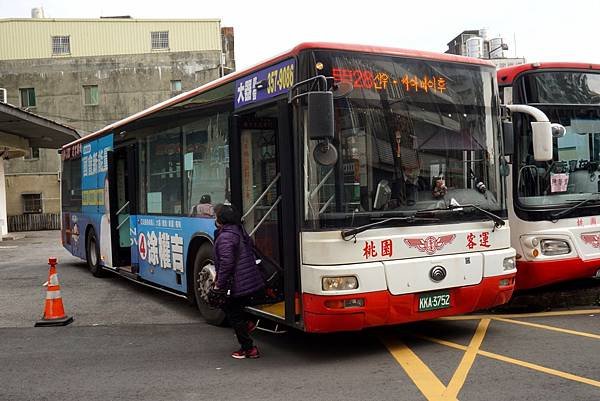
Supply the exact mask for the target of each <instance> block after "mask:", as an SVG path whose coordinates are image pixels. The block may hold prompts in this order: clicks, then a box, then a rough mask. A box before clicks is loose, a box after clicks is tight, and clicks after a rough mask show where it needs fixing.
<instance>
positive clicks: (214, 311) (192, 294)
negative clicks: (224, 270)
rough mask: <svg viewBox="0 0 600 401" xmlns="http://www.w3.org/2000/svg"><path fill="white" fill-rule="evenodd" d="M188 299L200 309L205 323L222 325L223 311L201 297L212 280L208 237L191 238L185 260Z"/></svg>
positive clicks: (212, 268) (212, 273)
mask: <svg viewBox="0 0 600 401" xmlns="http://www.w3.org/2000/svg"><path fill="white" fill-rule="evenodd" d="M187 272H188V274H187V284H188V299H189V300H190V302H193V303H194V304H195V305H196V307H197V308H198V309H199V310H200V313H201V314H202V316H203V317H204V319H205V320H206V322H207V323H209V324H213V325H222V324H223V323H224V322H225V313H224V312H223V310H221V309H218V308H212V307H210V306H209V305H208V304H207V303H206V302H205V301H204V300H203V297H202V294H203V293H205V292H206V290H207V288H208V287H209V286H210V285H212V282H213V280H214V262H213V244H212V242H211V241H210V239H209V238H208V237H203V236H197V237H195V238H194V239H192V242H191V243H190V246H189V250H188V260H187Z"/></svg>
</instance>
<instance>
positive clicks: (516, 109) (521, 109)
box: [504, 104, 566, 161]
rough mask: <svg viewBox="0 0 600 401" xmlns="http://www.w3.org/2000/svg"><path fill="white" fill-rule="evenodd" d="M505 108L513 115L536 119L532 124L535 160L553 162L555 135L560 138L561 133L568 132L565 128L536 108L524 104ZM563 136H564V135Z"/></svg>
mask: <svg viewBox="0 0 600 401" xmlns="http://www.w3.org/2000/svg"><path fill="white" fill-rule="evenodd" d="M504 107H506V108H507V109H508V110H510V112H511V113H523V114H528V115H530V116H531V117H533V118H534V119H535V121H533V122H532V123H531V130H532V139H533V158H534V159H535V160H536V161H549V160H552V138H553V136H554V135H553V134H554V133H555V135H556V136H557V137H558V135H560V134H561V133H563V132H566V130H565V128H564V127H563V126H562V125H560V124H552V123H550V120H549V119H548V116H546V114H545V113H544V112H543V111H541V110H540V109H537V108H535V107H532V106H527V105H524V104H508V105H505V106H504ZM562 135H564V133H563V134H562Z"/></svg>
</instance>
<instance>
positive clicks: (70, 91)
mask: <svg viewBox="0 0 600 401" xmlns="http://www.w3.org/2000/svg"><path fill="white" fill-rule="evenodd" d="M220 66H221V52H220V51H219V50H211V51H194V52H191V51H190V52H179V53H172V52H169V53H145V54H135V55H121V56H94V57H70V58H52V59H31V60H8V61H7V60H4V61H0V87H2V88H5V89H6V91H7V101H8V103H10V104H13V105H15V106H23V104H22V102H21V96H20V90H21V89H24V88H34V90H35V100H36V105H35V107H31V108H29V111H31V112H33V113H36V114H39V115H41V116H44V117H48V118H50V119H52V120H55V121H57V122H60V123H64V124H66V125H69V126H72V127H75V128H76V129H77V130H78V131H83V133H89V132H93V131H96V130H98V129H100V128H102V127H104V126H106V125H108V124H110V123H112V122H114V121H117V120H119V119H121V118H124V117H126V116H129V115H131V114H134V113H137V112H138V111H141V110H143V109H145V108H147V107H150V106H152V105H154V104H156V103H159V102H161V101H163V100H165V99H168V98H170V97H172V96H174V95H176V94H178V93H180V91H176V92H174V91H172V90H171V81H172V80H179V81H181V87H182V90H190V89H193V88H195V87H197V86H200V85H202V84H204V83H206V82H208V81H212V80H214V79H216V78H218V77H219V76H220V70H221V68H220ZM86 85H96V86H97V87H98V104H97V105H91V106H86V105H84V86H86Z"/></svg>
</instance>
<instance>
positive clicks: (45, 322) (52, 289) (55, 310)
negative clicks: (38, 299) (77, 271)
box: [35, 258, 73, 327]
mask: <svg viewBox="0 0 600 401" xmlns="http://www.w3.org/2000/svg"><path fill="white" fill-rule="evenodd" d="M48 264H49V265H50V271H49V272H48V282H47V283H46V284H44V285H48V289H47V290H46V305H45V306H44V316H43V317H42V319H40V320H38V321H37V322H36V323H35V327H40V326H66V325H67V324H69V323H71V322H73V317H69V316H67V315H66V314H65V308H64V307H63V303H62V298H61V297H60V285H59V284H58V275H57V274H56V258H50V259H48Z"/></svg>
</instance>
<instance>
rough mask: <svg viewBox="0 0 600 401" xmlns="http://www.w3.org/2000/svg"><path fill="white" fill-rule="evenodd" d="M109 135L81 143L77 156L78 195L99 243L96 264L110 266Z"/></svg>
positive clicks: (110, 137) (111, 136)
mask: <svg viewBox="0 0 600 401" xmlns="http://www.w3.org/2000/svg"><path fill="white" fill-rule="evenodd" d="M112 149H113V134H109V135H107V136H104V137H101V138H99V139H96V140H94V141H90V142H88V143H86V144H84V145H83V148H82V152H81V153H82V155H81V198H82V212H83V215H84V216H86V217H87V218H89V219H90V221H91V222H92V225H93V226H94V230H95V232H96V237H97V240H98V241H99V245H100V263H102V264H103V265H104V266H112V247H111V235H110V204H109V196H108V191H109V185H108V175H107V172H108V152H109V151H111V150H112Z"/></svg>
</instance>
